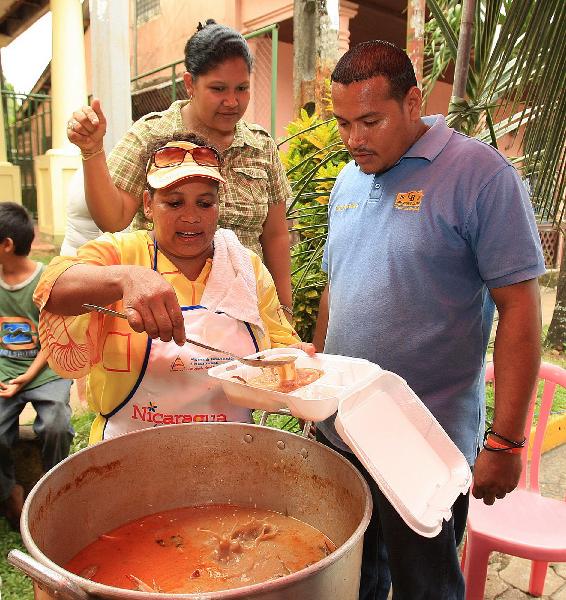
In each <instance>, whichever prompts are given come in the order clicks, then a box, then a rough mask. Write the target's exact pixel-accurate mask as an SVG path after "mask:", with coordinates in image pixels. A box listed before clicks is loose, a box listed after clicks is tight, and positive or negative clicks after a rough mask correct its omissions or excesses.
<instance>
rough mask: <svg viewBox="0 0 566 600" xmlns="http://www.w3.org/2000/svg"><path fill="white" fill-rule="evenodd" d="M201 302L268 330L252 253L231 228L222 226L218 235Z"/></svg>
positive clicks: (210, 308)
mask: <svg viewBox="0 0 566 600" xmlns="http://www.w3.org/2000/svg"><path fill="white" fill-rule="evenodd" d="M201 304H202V305H203V306H206V308H208V310H213V311H216V312H223V313H226V314H227V315H228V316H230V317H233V318H234V319H238V320H239V321H245V322H247V323H250V324H251V325H256V326H257V327H259V328H260V329H261V332H262V334H265V325H264V324H263V321H262V320H261V317H260V315H259V309H258V298H257V279H256V276H255V271H254V267H253V265H252V260H251V257H250V253H249V251H248V250H247V249H246V248H245V247H244V246H243V245H242V244H241V243H240V241H239V240H238V238H237V236H236V234H235V233H234V232H233V231H231V230H229V229H218V230H217V231H216V233H215V235H214V256H213V259H212V269H211V271H210V275H209V277H208V281H207V283H206V288H205V290H204V293H203V295H202V299H201Z"/></svg>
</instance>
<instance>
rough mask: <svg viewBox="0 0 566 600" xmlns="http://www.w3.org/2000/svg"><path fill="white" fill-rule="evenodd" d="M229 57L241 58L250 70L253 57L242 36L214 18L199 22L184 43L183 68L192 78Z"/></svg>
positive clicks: (206, 71)
mask: <svg viewBox="0 0 566 600" xmlns="http://www.w3.org/2000/svg"><path fill="white" fill-rule="evenodd" d="M230 58H242V59H243V60H244V61H245V63H246V65H247V66H248V71H250V72H251V70H252V64H253V58H252V53H251V52H250V47H249V46H248V43H247V42H246V40H245V39H244V36H243V35H242V34H241V33H240V32H238V31H236V30H235V29H232V28H231V27H227V26H226V25H220V23H217V22H216V21H215V20H214V19H207V20H206V22H205V24H204V25H202V24H201V23H199V24H198V27H197V31H196V33H195V34H193V35H192V36H191V37H190V38H189V39H188V41H187V43H186V45H185V68H186V69H187V71H188V72H189V73H190V74H191V75H192V76H193V78H194V79H196V78H197V77H198V76H199V75H204V74H205V73H208V71H210V70H212V69H214V68H215V67H217V66H218V65H219V64H221V63H223V62H224V61H225V60H228V59H230Z"/></svg>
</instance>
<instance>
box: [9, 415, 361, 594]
mask: <svg viewBox="0 0 566 600" xmlns="http://www.w3.org/2000/svg"><path fill="white" fill-rule="evenodd" d="M206 503H232V504H241V505H250V504H252V505H257V506H259V507H262V508H268V509H272V510H276V511H279V512H282V513H285V514H289V515H290V516H292V517H296V518H298V519H301V520H302V521H305V522H306V523H309V524H310V525H313V526H314V527H316V528H318V529H320V530H321V531H323V532H324V533H325V534H326V535H327V536H328V537H329V538H330V539H331V540H332V541H334V542H335V543H336V544H337V545H338V546H339V547H338V549H337V550H336V551H335V552H334V553H332V554H331V555H330V556H328V557H326V558H324V559H323V560H321V561H320V562H318V563H316V564H314V565H311V566H310V567H307V568H306V569H303V570H302V571H298V572H297V573H293V574H291V575H287V576H286V577H282V578H280V579H276V580H273V581H268V582H265V583H261V584H256V585H253V586H247V587H243V588H237V589H234V590H226V591H222V592H211V593H206V594H158V593H155V594H153V593H147V592H137V591H130V590H123V589H120V588H115V587H111V586H105V585H101V584H98V583H94V582H92V581H89V580H87V579H83V578H81V577H78V576H77V575H74V574H72V573H70V572H68V571H66V570H65V569H64V568H63V567H62V566H61V565H64V564H65V563H66V562H67V561H68V560H69V559H70V558H71V557H72V556H74V555H75V554H76V553H77V552H78V551H79V550H81V549H82V548H84V547H85V546H86V545H87V544H89V543H90V542H92V541H93V540H95V539H96V538H97V537H98V536H99V535H100V534H102V533H104V532H107V531H109V530H111V529H113V528H115V527H118V526H119V525H122V524H124V523H126V522H128V521H131V520H133V519H137V518H140V517H142V516H144V515H147V514H150V513H154V512H159V511H163V510H168V509H173V508H179V507H183V506H190V505H198V504H206ZM371 509H372V505H371V496H370V493H369V488H368V486H367V484H366V482H365V481H364V479H363V478H362V476H361V475H360V473H359V472H358V471H357V470H356V469H355V468H354V467H353V466H352V465H351V464H350V463H349V462H348V461H347V460H345V459H344V458H343V457H342V456H340V455H339V454H338V453H336V452H334V451H332V450H330V449H328V448H327V447H325V446H323V445H322V444H319V443H317V442H314V441H311V440H308V439H305V438H303V437H301V436H298V435H294V434H290V433H287V432H282V431H279V430H276V429H271V428H267V427H260V426H256V425H244V424H240V423H216V424H195V425H169V426H166V427H158V428H155V429H146V430H143V431H137V432H134V433H130V434H128V435H124V436H121V437H118V438H115V439H112V440H108V441H105V442H101V443H100V444H97V445H95V446H92V447H90V448H88V449H86V450H83V451H82V452H79V453H77V454H75V455H73V456H71V457H69V458H68V459H67V460H65V461H63V462H62V463H60V464H59V465H58V466H57V467H55V468H54V469H52V470H51V471H50V472H49V473H47V474H46V475H45V476H44V477H43V478H42V479H41V480H40V482H39V483H38V484H37V485H36V487H35V488H34V489H33V490H32V492H31V493H30V495H29V497H28V499H27V501H26V503H25V506H24V512H23V518H22V538H23V541H24V543H25V545H26V548H27V549H28V551H29V553H30V554H31V556H32V557H33V559H32V558H31V557H29V556H28V555H26V554H24V553H22V552H19V551H17V550H13V551H12V552H11V553H10V555H9V561H10V562H11V563H12V564H14V565H15V566H17V567H19V568H21V569H22V570H24V571H25V572H26V573H28V575H30V576H31V577H32V578H33V579H34V580H35V581H36V582H37V583H39V584H40V586H41V587H42V588H43V590H46V591H47V595H46V596H38V597H42V598H43V597H46V598H65V599H69V600H89V599H94V598H97V599H98V598H100V599H110V598H112V599H114V598H119V599H130V600H152V599H153V600H168V599H171V600H181V599H186V600H189V599H190V600H197V599H198V600H217V599H218V600H220V599H222V600H224V599H233V598H239V599H242V598H254V599H256V598H257V599H260V598H261V599H262V600H286V599H289V600H291V599H292V600H298V599H301V600H327V599H336V600H338V599H339V600H356V599H357V597H358V587H359V576H360V564H361V553H362V543H363V535H364V532H365V530H366V527H367V525H368V522H369V518H370V514H371ZM34 559H35V560H34Z"/></svg>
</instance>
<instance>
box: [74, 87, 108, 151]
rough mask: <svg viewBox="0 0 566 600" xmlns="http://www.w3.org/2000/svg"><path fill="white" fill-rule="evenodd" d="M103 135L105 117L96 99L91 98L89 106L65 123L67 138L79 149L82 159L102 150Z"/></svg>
mask: <svg viewBox="0 0 566 600" xmlns="http://www.w3.org/2000/svg"><path fill="white" fill-rule="evenodd" d="M105 133H106V117H105V116H104V113H103V112H102V108H101V107H100V100H98V98H93V100H92V103H91V105H90V106H83V107H82V108H80V109H79V110H76V111H75V112H74V113H73V115H72V116H71V118H70V119H69V121H68V123H67V137H68V138H69V141H70V142H72V143H73V144H75V146H78V147H79V148H80V150H81V153H82V154H83V157H88V156H90V155H92V154H94V153H98V152H99V151H101V150H102V148H103V146H102V140H103V139H104V135H105Z"/></svg>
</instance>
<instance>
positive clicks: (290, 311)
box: [279, 304, 293, 317]
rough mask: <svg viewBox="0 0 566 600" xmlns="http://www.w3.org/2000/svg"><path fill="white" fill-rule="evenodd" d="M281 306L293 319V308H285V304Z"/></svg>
mask: <svg viewBox="0 0 566 600" xmlns="http://www.w3.org/2000/svg"><path fill="white" fill-rule="evenodd" d="M279 306H281V310H283V311H285V312H286V313H287V314H288V315H290V316H291V317H292V316H293V309H292V308H291V307H289V306H285V304H280V305H279Z"/></svg>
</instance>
